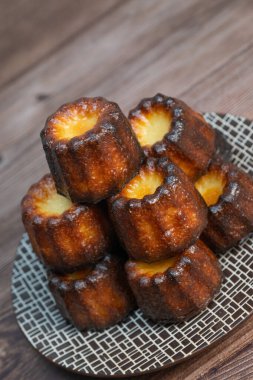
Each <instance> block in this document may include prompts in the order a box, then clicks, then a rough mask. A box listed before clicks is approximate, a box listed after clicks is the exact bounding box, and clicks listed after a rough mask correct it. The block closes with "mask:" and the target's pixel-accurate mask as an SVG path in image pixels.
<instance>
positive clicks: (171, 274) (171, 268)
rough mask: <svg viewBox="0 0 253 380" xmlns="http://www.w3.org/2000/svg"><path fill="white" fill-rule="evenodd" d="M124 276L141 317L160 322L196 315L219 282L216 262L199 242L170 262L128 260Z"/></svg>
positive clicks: (211, 297) (204, 305)
mask: <svg viewBox="0 0 253 380" xmlns="http://www.w3.org/2000/svg"><path fill="white" fill-rule="evenodd" d="M143 264H144V265H143ZM154 265H155V267H154V268H152V267H153V266H154ZM148 267H150V268H148ZM126 272H127V275H128V281H129V284H130V286H131V289H132V291H133V293H134V295H135V298H136V301H137V304H138V306H139V307H140V309H141V310H142V311H143V313H144V315H145V316H147V317H148V318H151V319H152V320H153V321H161V322H175V321H176V322H177V321H184V320H186V319H188V318H190V317H192V316H194V315H195V314H197V313H199V312H200V311H201V310H203V309H204V308H205V307H206V306H207V305H208V304H209V302H210V301H211V300H212V299H213V297H214V295H215V294H216V293H217V292H218V291H219V288H220V285H221V281H222V273H221V269H220V266H219V262H218V260H217V258H216V257H215V255H214V254H213V253H212V252H211V251H210V250H209V249H208V248H207V247H206V246H205V245H204V243H202V242H201V241H200V240H198V241H197V242H196V243H195V244H194V245H192V246H191V247H190V248H188V249H187V250H186V251H184V252H183V253H181V254H179V255H178V256H176V257H175V258H173V259H171V261H170V262H169V261H168V260H167V262H160V263H159V262H158V263H152V264H145V263H141V262H138V261H132V260H129V261H128V262H127V263H126Z"/></svg>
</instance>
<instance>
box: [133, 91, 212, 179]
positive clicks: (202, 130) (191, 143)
mask: <svg viewBox="0 0 253 380" xmlns="http://www.w3.org/2000/svg"><path fill="white" fill-rule="evenodd" d="M129 121H130V123H131V125H132V127H133V130H134V132H135V134H136V136H137V138H138V140H139V142H140V144H141V146H142V148H143V150H144V153H145V154H146V155H147V156H152V157H167V158H169V159H170V160H171V161H173V162H174V163H175V164H176V165H178V166H179V167H180V168H181V169H182V170H183V171H184V172H185V173H186V174H187V175H188V176H189V177H191V178H192V179H196V178H198V177H199V176H200V175H201V174H202V173H204V172H205V170H206V169H207V167H208V165H209V163H210V160H211V158H212V156H213V154H214V152H215V131H214V130H213V129H212V127H211V126H210V125H209V124H208V123H207V122H206V121H205V119H204V118H203V116H202V115H200V114H199V113H197V112H195V111H193V110H192V109H191V108H190V107H188V106H187V105H186V104H185V103H184V102H182V101H181V100H179V99H176V98H171V97H167V96H165V95H162V94H157V95H156V96H154V97H153V98H147V99H143V100H142V101H141V102H140V103H139V104H138V106H137V107H136V108H135V109H133V110H132V111H130V113H129ZM151 136H152V137H151Z"/></svg>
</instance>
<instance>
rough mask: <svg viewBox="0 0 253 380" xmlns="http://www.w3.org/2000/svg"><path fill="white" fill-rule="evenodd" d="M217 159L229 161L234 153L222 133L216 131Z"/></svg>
mask: <svg viewBox="0 0 253 380" xmlns="http://www.w3.org/2000/svg"><path fill="white" fill-rule="evenodd" d="M215 147H216V150H215V157H214V160H215V159H216V157H217V156H218V157H221V158H222V159H223V160H224V161H229V159H230V157H231V153H232V146H231V145H230V144H229V142H228V141H227V140H226V137H225V136H224V135H223V133H222V132H220V131H218V130H217V129H216V130H215Z"/></svg>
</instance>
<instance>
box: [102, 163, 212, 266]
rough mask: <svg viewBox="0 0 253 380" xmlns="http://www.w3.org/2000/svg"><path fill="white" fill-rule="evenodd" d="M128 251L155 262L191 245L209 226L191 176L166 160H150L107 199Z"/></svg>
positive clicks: (144, 259) (137, 256) (136, 257)
mask: <svg viewBox="0 0 253 380" xmlns="http://www.w3.org/2000/svg"><path fill="white" fill-rule="evenodd" d="M109 209H110V213H111V217H112V220H113V221H114V225H115V227H116V230H117V233H118V236H119V238H120V239H121V241H122V243H123V245H124V247H125V249H126V251H127V252H128V254H129V255H130V256H131V257H133V258H135V259H136V260H143V261H146V262H152V261H157V260H162V259H165V258H168V257H171V256H174V255H175V253H177V252H181V251H182V250H184V249H185V248H187V247H188V246H189V245H191V244H193V243H194V242H195V241H196V240H197V239H198V237H199V235H200V234H201V232H202V231H203V229H204V228H205V226H206V222H207V219H206V216H207V209H206V206H205V204H204V202H203V200H202V199H201V197H200V196H199V194H198V192H197V191H196V189H195V188H194V185H193V184H192V183H191V181H190V179H189V178H188V177H187V176H186V175H185V174H184V173H183V172H182V170H180V169H179V168H178V167H177V166H176V165H174V164H173V163H170V162H169V161H168V160H167V159H160V160H156V159H154V158H149V159H147V161H146V163H145V164H144V165H143V166H142V167H141V170H140V172H139V174H138V175H137V176H136V177H134V178H133V179H132V180H131V181H130V182H129V183H128V184H127V185H126V186H125V187H124V188H123V189H122V191H121V192H120V193H119V194H117V195H116V196H114V197H112V198H111V199H110V201H109Z"/></svg>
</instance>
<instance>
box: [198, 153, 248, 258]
mask: <svg viewBox="0 0 253 380" xmlns="http://www.w3.org/2000/svg"><path fill="white" fill-rule="evenodd" d="M214 176H216V178H223V187H222V189H221V191H220V193H218V195H219V197H217V196H216V197H215V198H214V200H213V202H210V194H209V202H207V204H208V205H209V209H208V224H207V227H206V229H205V230H204V232H203V235H202V238H203V240H204V241H205V242H206V243H207V244H208V245H209V246H210V247H211V248H212V249H213V250H215V251H220V252H224V251H226V250H227V249H229V248H231V247H232V246H233V245H235V244H236V243H237V242H238V241H239V240H240V239H242V238H243V237H244V236H246V235H248V234H249V233H250V232H252V231H253V179H252V177H251V176H250V175H248V174H246V173H244V172H242V171H241V170H240V169H239V168H238V167H236V166H235V165H234V164H232V163H225V162H223V161H222V160H221V159H218V158H217V159H216V161H215V162H213V163H212V164H211V166H210V168H209V171H208V173H207V174H206V175H205V176H203V177H201V178H200V179H199V180H198V181H197V183H196V184H195V186H196V188H197V189H198V190H199V191H200V194H201V195H202V196H203V198H204V199H205V200H206V199H207V198H208V197H207V191H208V188H210V189H212V181H213V179H212V178H213V177H214ZM210 178H211V179H210ZM210 191H214V192H215V189H214V190H210Z"/></svg>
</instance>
